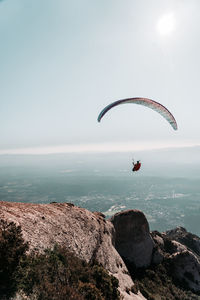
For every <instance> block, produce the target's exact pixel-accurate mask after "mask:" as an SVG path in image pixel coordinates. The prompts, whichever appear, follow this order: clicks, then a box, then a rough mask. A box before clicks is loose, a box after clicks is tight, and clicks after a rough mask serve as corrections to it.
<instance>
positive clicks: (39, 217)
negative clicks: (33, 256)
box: [0, 202, 145, 300]
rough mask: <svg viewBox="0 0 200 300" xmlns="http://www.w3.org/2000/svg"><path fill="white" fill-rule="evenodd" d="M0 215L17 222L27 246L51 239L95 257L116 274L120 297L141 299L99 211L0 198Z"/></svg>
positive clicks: (50, 242)
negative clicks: (16, 201)
mask: <svg viewBox="0 0 200 300" xmlns="http://www.w3.org/2000/svg"><path fill="white" fill-rule="evenodd" d="M0 218H2V219H5V220H7V221H13V222H15V223H16V224H17V225H20V226H21V228H22V233H23V236H24V239H25V240H26V241H28V242H29V245H30V249H31V250H35V251H40V252H41V251H43V250H44V249H45V248H47V247H52V246H53V245H54V244H55V243H58V244H60V245H64V246H66V247H67V248H68V249H69V250H71V251H72V252H73V253H75V254H76V255H77V256H78V257H80V258H82V259H85V260H86V261H87V262H89V261H92V260H93V259H96V260H97V261H99V262H100V263H101V264H102V265H103V266H104V267H105V268H106V269H107V270H108V271H109V272H110V273H111V274H112V275H113V276H115V277H117V278H118V280H119V290H120V292H121V294H122V295H123V296H124V299H138V300H139V299H145V298H144V297H143V296H142V295H141V294H140V293H138V294H137V295H136V294H133V293H132V292H131V288H132V287H133V286H134V283H133V281H132V279H131V277H130V275H129V274H128V271H127V268H126V266H125V264H124V262H123V260H122V258H121V257H120V255H119V254H118V252H117V251H116V249H115V248H114V246H113V236H114V227H113V225H112V223H111V222H110V221H106V220H105V219H104V217H103V215H102V214H100V213H92V212H90V211H88V210H86V209H83V208H79V207H76V206H74V205H73V204H70V203H53V204H30V203H13V202H12V203H11V202H0Z"/></svg>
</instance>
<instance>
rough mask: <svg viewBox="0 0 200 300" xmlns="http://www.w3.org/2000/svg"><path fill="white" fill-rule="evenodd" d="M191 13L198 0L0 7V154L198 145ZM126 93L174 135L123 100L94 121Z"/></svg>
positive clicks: (16, 0) (196, 44) (196, 37)
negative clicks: (143, 102)
mask: <svg viewBox="0 0 200 300" xmlns="http://www.w3.org/2000/svg"><path fill="white" fill-rule="evenodd" d="M199 11H200V1H199V0H168V1H162V0H148V1H147V0H124V1H122V0H109V1H108V0H101V1H97V0H96V1H95V0H84V1H83V0H71V1H69V0H57V1H53V0H34V1H27V0H4V1H0V42H1V47H0V82H1V92H0V93H1V97H0V98H1V100H0V119H1V126H0V153H9V151H11V152H12V151H13V149H22V148H23V149H24V148H30V149H37V150H36V151H39V150H38V149H43V151H44V152H45V151H47V152H48V150H47V149H50V148H51V149H54V150H55V152H59V151H60V150H59V149H61V148H62V149H65V150H66V151H73V150H74V149H79V150H81V149H82V150H84V151H87V150H94V151H97V150H98V149H102V151H103V150H106V149H107V150H109V149H119V150H126V147H130V148H131V147H132V148H133V149H134V148H135V149H136V148H139V147H140V146H141V148H142V147H144V148H145V147H146V146H147V145H148V146H149V147H151V148H154V146H155V145H156V147H159V146H178V145H194V144H200V118H199V111H200V99H199V95H200V84H199V78H200V18H199ZM129 97H148V98H151V99H154V100H156V101H158V102H161V103H162V104H163V105H164V106H166V107H167V108H168V109H169V110H170V111H171V112H172V113H173V115H174V116H175V118H176V120H177V123H178V131H174V130H173V129H172V128H171V126H170V125H169V124H168V123H167V122H166V120H164V119H163V117H161V116H160V115H159V114H158V113H156V112H154V111H152V110H151V109H148V108H146V107H142V106H139V105H138V106H137V105H132V104H127V105H122V106H121V107H117V108H114V109H113V110H112V111H110V112H108V114H107V115H106V116H105V117H104V118H103V119H102V121H101V123H98V122H97V117H98V114H99V112H100V111H101V109H103V108H104V106H106V105H107V104H109V103H110V102H113V101H115V100H118V99H123V98H129ZM120 147H121V148H120ZM44 149H46V150H44ZM54 150H52V151H54ZM65 150H63V151H65ZM129 150H130V149H129ZM18 151H19V152H20V150H18Z"/></svg>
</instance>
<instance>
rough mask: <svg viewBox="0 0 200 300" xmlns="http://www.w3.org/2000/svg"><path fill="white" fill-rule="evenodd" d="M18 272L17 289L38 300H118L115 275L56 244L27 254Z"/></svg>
mask: <svg viewBox="0 0 200 300" xmlns="http://www.w3.org/2000/svg"><path fill="white" fill-rule="evenodd" d="M18 275H19V276H18V277H19V278H20V281H19V288H20V289H22V290H23V291H24V292H25V294H26V295H31V294H34V295H36V296H37V299H38V300H40V299H41V300H54V299H55V300H56V299H59V300H62V299H63V300H64V299H69V300H73V299H76V300H78V299H80V300H81V299H91V300H103V299H109V300H112V299H113V300H114V299H115V300H117V299H120V297H119V292H118V290H117V288H118V280H117V279H116V278H115V277H113V276H110V275H109V274H108V273H107V271H106V270H105V269H104V268H103V267H102V266H100V265H99V264H97V263H93V264H88V263H86V262H85V261H83V260H81V259H79V258H77V257H76V256H74V255H73V254H72V253H70V252H68V251H67V250H66V249H65V248H63V247H59V246H56V247H55V248H54V249H53V250H46V252H45V253H44V254H36V255H33V254H32V255H29V256H27V258H26V260H24V261H23V263H22V264H21V268H20V270H19V274H18Z"/></svg>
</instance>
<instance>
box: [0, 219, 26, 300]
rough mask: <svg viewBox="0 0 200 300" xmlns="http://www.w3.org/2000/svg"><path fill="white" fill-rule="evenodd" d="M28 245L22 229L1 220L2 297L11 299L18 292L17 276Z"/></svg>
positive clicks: (0, 269)
mask: <svg viewBox="0 0 200 300" xmlns="http://www.w3.org/2000/svg"><path fill="white" fill-rule="evenodd" d="M27 249H28V244H27V243H25V242H24V240H23V237H22V232H21V227H20V226H16V225H15V224H14V223H13V222H11V223H8V222H6V221H5V220H2V219H1V220H0V296H1V299H2V298H3V297H4V296H6V297H7V298H9V297H10V296H12V295H13V294H14V292H15V291H16V288H17V287H16V281H15V274H16V270H17V267H18V265H19V263H20V260H21V259H22V257H23V256H24V255H25V252H26V251H27Z"/></svg>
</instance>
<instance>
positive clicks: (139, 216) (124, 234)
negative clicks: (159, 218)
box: [110, 210, 154, 268]
mask: <svg viewBox="0 0 200 300" xmlns="http://www.w3.org/2000/svg"><path fill="white" fill-rule="evenodd" d="M110 220H111V222H112V223H113V225H114V228H115V239H114V244H115V248H116V249H117V251H118V252H119V254H120V255H121V256H122V257H123V258H124V259H125V261H128V262H130V263H133V264H134V265H135V267H136V268H141V267H147V266H149V265H150V264H151V260H152V251H153V248H154V241H153V239H152V237H151V235H150V232H149V224H148V222H147V219H146V217H145V215H144V214H143V212H141V211H139V210H127V211H122V212H119V213H117V214H115V215H114V216H113V217H112V218H111V219H110Z"/></svg>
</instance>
